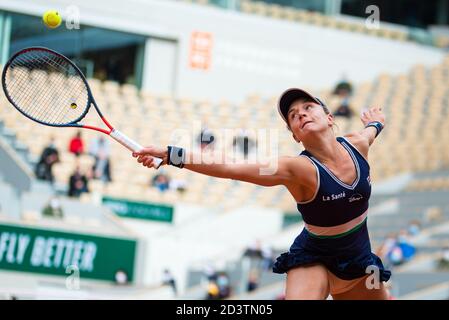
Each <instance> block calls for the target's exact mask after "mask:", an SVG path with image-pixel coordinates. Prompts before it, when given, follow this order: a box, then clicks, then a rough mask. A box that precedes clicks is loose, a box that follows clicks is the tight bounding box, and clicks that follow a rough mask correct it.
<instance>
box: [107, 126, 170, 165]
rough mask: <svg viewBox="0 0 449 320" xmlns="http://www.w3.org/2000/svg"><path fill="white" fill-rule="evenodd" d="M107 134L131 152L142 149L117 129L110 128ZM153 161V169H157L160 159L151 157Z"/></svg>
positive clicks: (160, 162)
mask: <svg viewBox="0 0 449 320" xmlns="http://www.w3.org/2000/svg"><path fill="white" fill-rule="evenodd" d="M109 135H110V136H111V137H112V138H114V139H115V140H116V141H117V142H118V143H120V144H121V145H123V146H125V147H126V148H128V149H129V150H130V151H132V152H139V151H141V150H142V149H143V147H142V146H141V145H140V144H138V143H137V142H136V141H134V140H133V139H131V138H130V137H128V136H127V135H126V134H124V133H123V132H121V131H119V130H116V129H112V131H111V133H110V134H109ZM153 162H154V164H155V169H159V167H160V166H161V164H162V159H160V158H156V157H153Z"/></svg>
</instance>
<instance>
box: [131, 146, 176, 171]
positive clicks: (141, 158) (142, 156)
mask: <svg viewBox="0 0 449 320" xmlns="http://www.w3.org/2000/svg"><path fill="white" fill-rule="evenodd" d="M133 157H134V158H137V162H138V163H141V164H142V165H143V166H144V167H147V168H154V167H155V164H154V162H153V159H154V157H156V158H160V159H162V160H163V162H162V165H166V164H167V159H168V150H167V148H165V149H164V148H159V147H155V146H148V147H145V148H143V149H142V150H141V151H139V152H133Z"/></svg>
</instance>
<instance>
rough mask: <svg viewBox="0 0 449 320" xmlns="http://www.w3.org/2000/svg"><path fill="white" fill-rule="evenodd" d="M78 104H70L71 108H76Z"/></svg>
mask: <svg viewBox="0 0 449 320" xmlns="http://www.w3.org/2000/svg"><path fill="white" fill-rule="evenodd" d="M77 107H78V106H77V105H76V103H74V102H73V103H72V104H70V108H72V109H76V108H77Z"/></svg>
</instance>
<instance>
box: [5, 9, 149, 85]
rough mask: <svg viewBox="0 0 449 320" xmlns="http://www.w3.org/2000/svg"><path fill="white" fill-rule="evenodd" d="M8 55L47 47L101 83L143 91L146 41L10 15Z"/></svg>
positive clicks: (99, 29)
mask: <svg viewBox="0 0 449 320" xmlns="http://www.w3.org/2000/svg"><path fill="white" fill-rule="evenodd" d="M9 16H10V17H11V18H10V19H11V34H10V43H9V55H11V54H13V53H14V52H17V51H19V50H20V49H22V48H25V47H29V46H44V47H47V48H50V49H53V50H56V51H58V52H60V53H62V54H64V55H66V56H67V57H68V58H70V59H72V60H73V61H74V62H75V63H76V64H77V65H78V66H79V67H80V68H81V69H82V71H83V72H84V73H85V74H86V76H87V77H94V78H97V79H100V80H112V81H116V82H119V83H121V84H123V83H130V84H134V85H137V86H139V87H140V85H141V77H142V76H141V71H140V70H141V67H142V65H143V56H144V55H143V51H144V46H145V39H146V38H145V37H144V36H141V35H135V34H129V33H124V32H118V31H112V30H107V29H103V28H96V27H91V26H86V25H80V27H79V29H76V28H72V29H69V28H67V27H66V25H65V24H64V22H63V24H62V25H61V26H60V27H58V28H56V29H49V28H47V27H45V26H44V24H43V23H42V19H41V18H40V17H32V16H27V15H20V14H9Z"/></svg>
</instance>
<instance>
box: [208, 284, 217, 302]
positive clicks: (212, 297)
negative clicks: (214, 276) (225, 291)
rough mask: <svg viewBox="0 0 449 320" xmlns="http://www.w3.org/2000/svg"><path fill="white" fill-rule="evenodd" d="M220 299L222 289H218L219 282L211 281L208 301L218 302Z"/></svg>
mask: <svg viewBox="0 0 449 320" xmlns="http://www.w3.org/2000/svg"><path fill="white" fill-rule="evenodd" d="M219 298H220V289H219V288H218V285H217V282H215V281H209V283H208V285H207V296H206V299H207V300H217V299H219Z"/></svg>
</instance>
